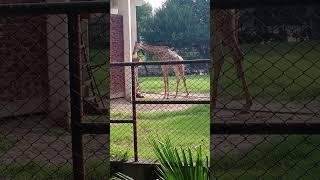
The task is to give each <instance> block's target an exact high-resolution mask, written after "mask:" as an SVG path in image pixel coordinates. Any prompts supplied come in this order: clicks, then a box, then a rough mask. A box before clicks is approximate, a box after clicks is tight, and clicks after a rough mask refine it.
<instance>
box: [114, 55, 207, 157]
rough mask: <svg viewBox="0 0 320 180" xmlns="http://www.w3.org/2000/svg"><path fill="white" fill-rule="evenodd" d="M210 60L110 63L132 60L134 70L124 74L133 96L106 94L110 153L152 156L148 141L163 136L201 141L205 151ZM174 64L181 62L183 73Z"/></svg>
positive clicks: (182, 143) (179, 142)
mask: <svg viewBox="0 0 320 180" xmlns="http://www.w3.org/2000/svg"><path fill="white" fill-rule="evenodd" d="M209 62H210V61H209V60H184V61H183V62H181V61H178V62H177V61H166V62H163V61H158V62H155V61H152V62H133V63H113V64H111V67H113V66H114V67H116V66H117V67H124V66H131V69H132V71H131V72H133V73H132V74H131V76H130V77H129V78H128V77H126V78H128V79H131V81H130V82H133V83H132V84H130V86H131V88H132V90H131V92H133V94H135V95H134V98H132V99H131V96H130V97H129V99H125V97H124V98H123V99H115V100H111V118H112V121H111V123H113V124H112V126H111V143H110V146H111V159H114V160H120V161H133V160H135V161H139V162H151V161H155V160H156V157H155V154H154V151H153V147H152V144H151V142H152V140H161V141H164V140H165V139H171V141H172V143H174V144H175V145H177V146H182V147H187V146H188V147H190V146H191V147H195V146H198V145H202V146H203V147H204V149H205V150H206V152H207V153H209V136H208V135H209V74H208V63H209ZM178 66H180V67H184V74H178V72H177V71H176V72H175V70H174V68H176V67H178ZM166 68H168V84H169V86H168V90H169V91H167V90H165V82H164V77H163V74H165V75H166V72H164V71H165V70H166ZM136 73H137V74H136ZM177 84H179V85H177ZM177 90H178V91H177ZM166 91H167V92H168V93H169V95H167V96H165V92H166ZM123 123H126V124H123Z"/></svg>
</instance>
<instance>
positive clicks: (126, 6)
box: [118, 0, 133, 100]
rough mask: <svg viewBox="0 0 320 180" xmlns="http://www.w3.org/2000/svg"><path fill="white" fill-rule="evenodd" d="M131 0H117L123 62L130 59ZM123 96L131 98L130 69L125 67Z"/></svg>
mask: <svg viewBox="0 0 320 180" xmlns="http://www.w3.org/2000/svg"><path fill="white" fill-rule="evenodd" d="M130 1H131V0H121V1H118V13H119V14H120V15H122V16H123V40H124V47H123V48H124V62H131V61H132V43H133V42H132V33H131V22H132V20H131V3H130ZM124 74H125V97H126V99H128V100H130V99H131V70H130V67H126V68H125V73H124Z"/></svg>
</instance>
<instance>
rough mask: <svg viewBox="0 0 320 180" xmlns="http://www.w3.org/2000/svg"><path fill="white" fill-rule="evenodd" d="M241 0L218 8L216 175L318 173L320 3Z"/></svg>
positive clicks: (275, 176)
mask: <svg viewBox="0 0 320 180" xmlns="http://www.w3.org/2000/svg"><path fill="white" fill-rule="evenodd" d="M270 2H271V1H270ZM234 3H235V4H234V6H232V3H231V4H229V5H225V6H224V5H223V4H224V3H221V2H220V3H219V2H218V3H217V5H218V6H219V7H214V4H212V9H211V19H212V24H211V27H212V32H211V38H212V39H211V42H212V45H211V46H212V59H213V62H212V66H211V67H212V69H211V70H212V76H211V77H212V78H211V85H212V86H211V88H212V92H211V98H212V99H211V100H212V102H211V103H212V104H211V105H212V106H211V109H210V110H211V173H212V176H211V177H212V179H317V178H318V177H319V166H318V163H319V161H320V159H319V153H320V152H319V149H318V146H319V140H318V138H319V137H318V135H317V134H319V132H320V131H319V130H320V129H319V122H318V121H319V103H320V102H319V90H320V89H319V87H320V86H319V80H320V79H319V78H320V74H319V68H320V64H319V62H320V61H319V60H320V59H319V55H320V44H319V37H320V36H319V32H320V31H319V22H320V20H319V12H318V11H317V10H316V9H319V5H313V6H311V5H310V6H308V5H305V6H304V5H299V6H297V5H296V4H295V3H297V2H293V1H292V4H290V2H289V1H288V2H286V5H287V6H286V5H283V4H280V3H279V4H278V5H277V4H276V2H273V3H274V4H272V6H270V5H271V4H268V2H265V3H266V4H263V2H261V4H259V3H250V2H249V1H248V2H247V4H246V2H242V5H241V6H240V5H239V4H237V2H236V1H234ZM237 5H239V7H241V9H237V10H234V9H229V8H236V7H238V6H237ZM246 5H247V6H246ZM220 86H222V87H223V89H222V90H219V87H220Z"/></svg>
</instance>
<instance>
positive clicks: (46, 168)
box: [0, 160, 109, 180]
mask: <svg viewBox="0 0 320 180" xmlns="http://www.w3.org/2000/svg"><path fill="white" fill-rule="evenodd" d="M85 168H86V179H88V180H95V179H97V180H99V179H101V180H102V179H106V178H107V176H109V166H108V165H107V163H106V162H105V161H100V160H99V161H97V160H96V161H93V160H92V161H88V162H86V164H85ZM1 178H10V179H16V180H29V179H61V180H67V179H72V178H73V174H72V165H71V164H68V165H66V164H61V165H53V164H50V163H49V164H48V163H45V162H35V161H30V162H15V163H10V164H5V163H3V162H2V163H1V164H0V179H1Z"/></svg>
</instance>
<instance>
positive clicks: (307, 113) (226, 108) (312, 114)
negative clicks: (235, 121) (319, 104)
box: [216, 107, 320, 116]
mask: <svg viewBox="0 0 320 180" xmlns="http://www.w3.org/2000/svg"><path fill="white" fill-rule="evenodd" d="M216 109H217V110H221V111H222V110H224V111H243V109H241V108H228V107H222V108H221V107H217V108H216ZM250 112H253V113H272V114H290V115H309V116H319V115H320V114H319V113H318V112H314V113H312V112H292V111H271V110H253V109H251V110H250Z"/></svg>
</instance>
